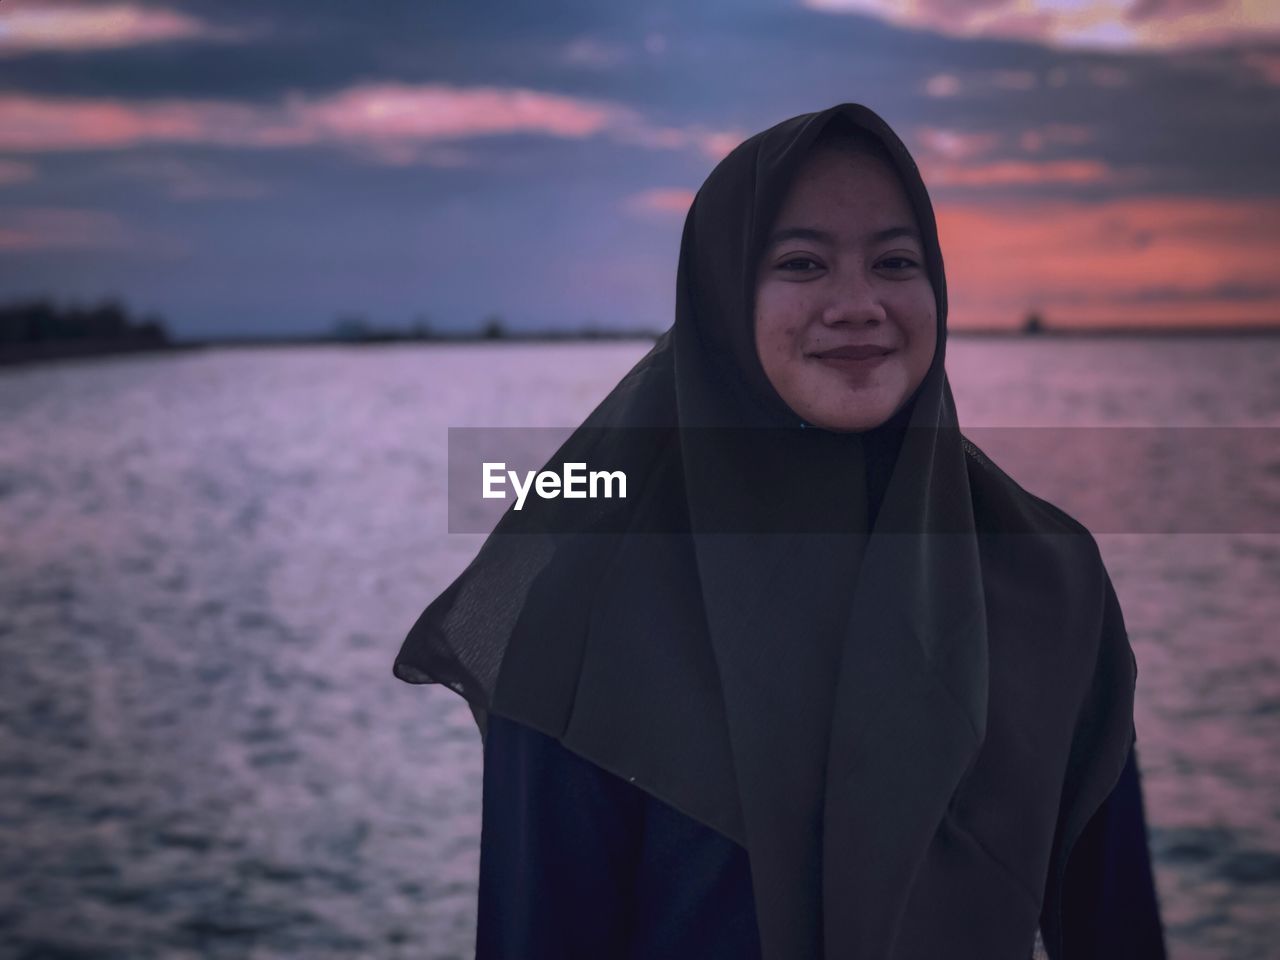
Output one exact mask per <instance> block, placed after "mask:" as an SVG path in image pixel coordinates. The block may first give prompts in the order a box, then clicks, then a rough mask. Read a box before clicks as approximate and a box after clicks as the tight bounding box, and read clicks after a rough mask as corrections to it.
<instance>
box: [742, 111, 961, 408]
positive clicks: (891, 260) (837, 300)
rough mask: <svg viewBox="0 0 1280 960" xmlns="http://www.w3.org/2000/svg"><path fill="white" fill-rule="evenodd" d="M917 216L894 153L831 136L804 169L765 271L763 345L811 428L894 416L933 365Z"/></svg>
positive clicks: (783, 392)
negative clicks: (894, 163) (895, 165)
mask: <svg viewBox="0 0 1280 960" xmlns="http://www.w3.org/2000/svg"><path fill="white" fill-rule="evenodd" d="M934 303H935V301H934V293H933V285H932V284H931V282H930V280H929V274H928V272H927V271H926V270H925V267H924V253H923V247H922V246H921V240H920V230H919V227H918V226H917V224H916V218H915V214H914V212H913V211H912V209H911V203H910V201H909V200H908V198H907V194H906V191H905V190H904V189H903V187H902V183H901V181H900V180H899V179H898V176H897V174H896V173H894V170H893V166H892V164H891V162H890V160H889V158H888V156H887V155H886V153H885V150H884V148H883V147H882V146H880V144H879V143H878V142H877V141H875V140H874V139H872V138H870V137H868V136H865V135H862V136H859V135H856V134H853V133H846V134H844V135H841V136H838V137H830V136H828V137H823V138H822V139H821V140H820V141H819V143H818V145H817V146H816V147H815V149H814V151H813V152H812V153H811V154H810V155H809V156H808V158H806V160H805V163H804V166H803V167H802V168H801V169H800V171H799V173H798V174H797V176H796V180H795V183H794V184H793V185H792V187H791V190H790V192H789V193H788V194H787V199H786V200H785V202H784V203H783V206H782V210H781V211H780V212H779V214H778V221H777V225H776V227H775V229H774V232H773V234H772V235H771V237H770V239H769V242H768V245H767V246H766V248H765V255H764V257H763V259H762V262H761V263H760V265H759V266H758V268H757V274H756V320H755V334H756V350H757V351H758V352H759V354H760V363H761V364H762V365H763V367H764V371H765V373H766V374H767V375H768V377H769V382H770V383H771V384H772V385H773V387H774V389H775V390H777V391H778V395H779V396H780V397H781V398H782V399H783V401H784V402H786V404H787V405H788V406H789V407H790V408H791V409H792V410H794V411H795V412H796V413H798V414H799V415H800V416H801V417H802V418H804V419H805V420H806V421H808V422H809V423H811V424H813V425H814V426H819V427H824V428H826V429H829V430H867V429H869V428H871V427H876V426H879V425H880V424H882V423H883V422H884V421H886V420H888V419H889V417H891V416H892V415H893V414H894V413H896V412H897V411H898V410H899V409H901V407H902V405H903V404H904V403H906V401H907V399H908V397H910V396H911V395H912V394H913V393H914V392H915V390H916V388H917V387H919V386H920V382H921V381H922V380H923V379H924V375H925V373H926V372H927V371H928V369H929V365H930V363H932V361H933V351H934V341H935V339H936V334H935V330H936V328H937V316H936V310H935V306H934Z"/></svg>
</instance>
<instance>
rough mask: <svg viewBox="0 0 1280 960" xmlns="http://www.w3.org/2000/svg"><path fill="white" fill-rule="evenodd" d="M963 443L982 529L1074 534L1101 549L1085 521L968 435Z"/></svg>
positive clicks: (999, 531)
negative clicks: (1033, 489) (1031, 486)
mask: <svg viewBox="0 0 1280 960" xmlns="http://www.w3.org/2000/svg"><path fill="white" fill-rule="evenodd" d="M962 443H963V445H964V451H965V460H966V463H967V466H968V474H969V484H970V489H971V490H972V492H973V498H974V513H975V519H977V521H978V530H979V532H991V533H1044V534H1060V535H1072V536H1076V537H1079V538H1080V540H1081V542H1082V543H1085V544H1087V545H1088V546H1089V547H1091V548H1092V549H1093V552H1095V553H1096V552H1097V541H1095V540H1094V537H1093V534H1092V533H1091V532H1090V531H1089V529H1088V528H1087V527H1086V526H1085V525H1084V524H1083V523H1081V522H1080V521H1079V520H1077V519H1076V518H1075V517H1073V516H1071V514H1069V513H1067V511H1065V510H1063V509H1062V508H1061V507H1059V506H1058V505H1057V504H1054V503H1050V502H1049V501H1048V500H1045V499H1044V498H1042V497H1038V496H1036V495H1035V494H1034V493H1032V492H1031V491H1029V490H1027V489H1026V488H1025V487H1023V486H1022V485H1021V484H1020V483H1018V481H1016V480H1014V479H1013V477H1011V476H1009V474H1007V473H1005V471H1004V470H1003V469H1001V467H1000V465H999V464H997V463H996V462H995V461H994V460H992V459H991V457H989V456H988V455H987V454H986V453H984V452H983V451H982V450H981V449H980V448H979V447H978V445H977V444H975V443H974V442H973V441H972V440H971V439H969V438H968V437H962Z"/></svg>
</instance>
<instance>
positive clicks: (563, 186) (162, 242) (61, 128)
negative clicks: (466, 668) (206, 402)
mask: <svg viewBox="0 0 1280 960" xmlns="http://www.w3.org/2000/svg"><path fill="white" fill-rule="evenodd" d="M846 100H848V101H856V102H861V103H865V104H867V105H868V106H870V107H872V108H873V109H874V110H876V111H877V112H878V113H880V114H881V115H882V116H884V117H885V119H887V120H888V121H889V123H890V124H891V125H893V126H894V128H895V129H896V130H898V131H899V133H900V134H901V135H902V137H903V139H904V140H906V141H907V144H908V146H909V147H910V148H911V149H912V151H913V153H914V154H915V155H916V157H917V159H918V160H919V162H920V165H921V168H922V169H923V171H924V174H925V179H926V182H927V183H928V184H929V187H930V190H931V192H932V194H933V197H934V202H935V204H936V206H937V209H938V214H939V220H940V225H941V229H942V241H943V252H944V256H945V258H946V262H947V275H948V282H949V286H950V290H951V299H952V314H951V322H952V326H953V327H955V328H961V327H992V326H1015V325H1017V324H1019V323H1020V322H1021V321H1022V318H1023V317H1024V316H1025V314H1026V313H1027V312H1028V311H1029V310H1033V309H1034V310H1038V311H1040V312H1042V314H1043V315H1044V317H1045V318H1046V320H1047V321H1048V322H1049V323H1050V324H1056V325H1061V326H1078V325H1114V324H1122V325H1145V324H1157V325H1168V324H1214V323H1221V324H1231V325H1245V324H1248V325H1252V324H1276V323H1278V322H1280V269H1277V264H1278V263H1280V176H1278V175H1277V171H1278V170H1280V3H1275V2H1274V0H974V2H965V0H663V2H654V0H638V2H633V3H606V2H601V0H568V2H556V0H542V2H519V3H517V2H499V3H491V4H485V3H483V2H475V0H471V2H466V3H463V2H456V0H417V2H409V0H377V2H372V3H364V4H357V3H351V2H349V0H342V2H339V0H306V2H300V0H293V2H290V0H255V2H252V3H228V2H226V0H219V2H214V0H156V2H154V3H112V2H103V3H60V2H56V0H0V300H2V301H10V300H14V299H18V298H25V297H28V296H38V295H48V296H51V297H54V298H56V299H58V300H60V301H64V302H65V301H72V300H79V301H82V302H88V301H97V300H99V299H101V298H103V297H106V296H115V297H118V298H121V299H123V300H124V301H125V302H126V303H127V304H128V305H129V306H131V307H133V308H135V309H136V310H139V311H146V312H150V311H157V312H159V313H161V314H162V315H163V316H164V317H165V319H166V320H167V321H168V324H169V327H170V329H171V330H172V331H173V332H175V333H176V334H177V335H178V336H180V337H181V336H217V335H220V334H225V335H244V334H257V333H262V334H276V333H294V332H321V331H325V330H328V329H329V328H330V327H331V326H332V324H333V321H334V319H335V317H337V316H338V315H340V314H352V313H357V314H363V315H365V316H366V317H367V318H368V319H369V320H370V322H372V323H374V324H376V325H381V326H389V327H404V326H407V325H408V324H409V323H411V322H413V321H414V320H417V319H425V320H426V321H427V322H429V323H430V324H431V325H432V326H434V327H436V328H439V329H459V330H460V329H470V328H475V327H477V326H478V325H479V324H480V322H481V320H482V318H483V317H485V316H486V315H489V314H493V313H497V314H500V315H502V316H503V318H504V320H505V322H506V323H507V325H508V326H510V327H513V328H527V329H532V328H546V327H555V326H561V327H581V326H584V325H586V324H594V325H598V326H601V327H609V326H616V327H626V328H637V327H640V328H647V329H652V330H661V329H664V328H665V327H666V326H668V325H669V324H670V322H671V317H672V311H673V304H674V288H675V265H676V256H677V252H678V246H679V238H680V228H681V225H682V223H683V219H684V215H685V212H686V211H687V209H688V205H689V202H690V201H691V199H692V197H693V192H694V191H695V190H696V189H697V187H698V185H699V184H700V183H701V182H702V180H703V179H704V178H705V177H706V175H707V174H708V173H709V172H710V170H711V168H712V167H713V166H714V165H715V163H716V161H717V160H718V159H719V158H720V157H721V156H723V155H724V154H725V153H726V152H727V151H728V150H729V149H731V148H732V147H733V146H734V145H735V144H737V143H738V142H740V141H741V140H742V139H744V138H745V137H746V136H749V135H750V134H751V133H753V132H755V131H757V130H760V129H763V128H765V127H767V126H770V125H772V124H773V123H776V122H778V121H780V120H782V119H785V118H786V117H789V116H792V115H795V114H797V113H803V112H808V111H812V110H818V109H822V108H824V107H827V106H830V105H832V104H834V103H838V102H841V101H846Z"/></svg>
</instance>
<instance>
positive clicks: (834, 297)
mask: <svg viewBox="0 0 1280 960" xmlns="http://www.w3.org/2000/svg"><path fill="white" fill-rule="evenodd" d="M884 320H885V310H884V304H883V303H881V302H880V296H879V293H878V292H877V290H876V288H875V285H874V284H873V283H872V282H871V281H870V280H869V279H868V278H867V277H864V276H861V275H852V276H847V277H844V278H842V279H840V280H839V281H838V282H836V283H835V284H833V285H832V287H831V299H830V300H829V301H828V303H827V304H826V305H825V307H824V308H823V311H822V322H823V323H825V324H827V325H828V326H839V325H842V324H848V325H853V326H858V325H862V324H868V323H882V322H883V321H884Z"/></svg>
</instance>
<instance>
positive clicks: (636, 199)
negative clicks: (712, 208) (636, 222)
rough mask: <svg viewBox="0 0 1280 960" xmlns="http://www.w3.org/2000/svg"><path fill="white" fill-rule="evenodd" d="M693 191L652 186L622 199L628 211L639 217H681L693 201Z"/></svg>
mask: <svg viewBox="0 0 1280 960" xmlns="http://www.w3.org/2000/svg"><path fill="white" fill-rule="evenodd" d="M693 197H694V192H693V191H692V190H688V189H685V188H684V187H654V188H653V189H651V190H643V191H641V192H640V193H635V194H632V195H631V196H629V197H627V198H626V200H624V201H623V207H624V209H626V210H627V211H628V212H630V213H633V214H635V215H637V216H640V217H646V218H648V217H660V218H668V217H683V216H684V215H685V214H686V213H688V212H689V207H690V205H692V203H693Z"/></svg>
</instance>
